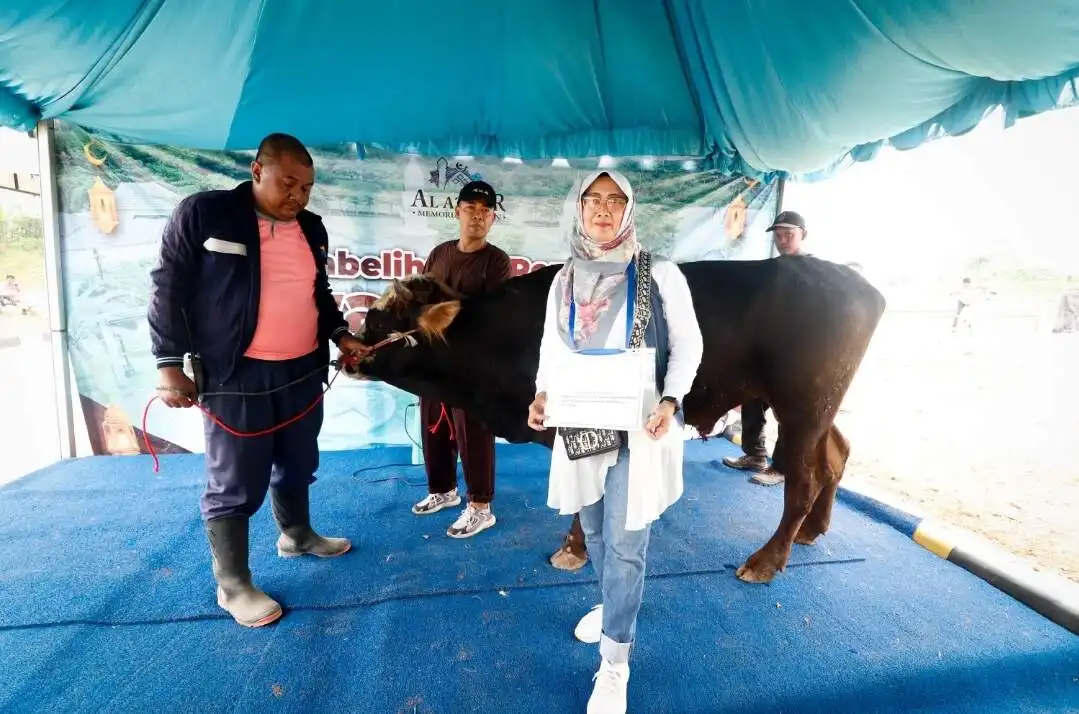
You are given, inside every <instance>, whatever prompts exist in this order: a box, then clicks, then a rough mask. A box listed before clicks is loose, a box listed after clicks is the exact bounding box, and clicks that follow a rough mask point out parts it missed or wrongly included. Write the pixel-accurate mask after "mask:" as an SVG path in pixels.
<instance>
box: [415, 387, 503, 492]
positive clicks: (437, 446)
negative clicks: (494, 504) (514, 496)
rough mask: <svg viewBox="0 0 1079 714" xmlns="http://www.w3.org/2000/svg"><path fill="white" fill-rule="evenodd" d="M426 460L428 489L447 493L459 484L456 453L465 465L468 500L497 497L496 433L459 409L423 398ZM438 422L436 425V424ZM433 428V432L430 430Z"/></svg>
mask: <svg viewBox="0 0 1079 714" xmlns="http://www.w3.org/2000/svg"><path fill="white" fill-rule="evenodd" d="M420 423H421V424H423V432H422V443H423V462H424V467H425V468H426V470H427V490H428V491H429V492H430V493H446V492H447V491H452V490H453V489H454V488H456V487H457V455H458V454H460V455H461V465H462V466H464V472H465V485H467V486H468V500H469V501H477V502H479V503H490V502H491V501H492V500H494V497H495V437H494V435H493V434H492V433H491V432H490V431H488V430H487V427H485V426H484V425H483V424H481V423H479V422H478V421H476V420H475V419H473V418H472V417H470V416H468V415H467V414H465V413H464V412H463V411H461V410H460V409H450V408H449V407H446V408H445V413H443V407H442V403H441V402H438V401H431V400H429V399H424V398H422V397H421V398H420ZM436 425H437V426H436ZM431 429H434V433H433V434H432V433H431Z"/></svg>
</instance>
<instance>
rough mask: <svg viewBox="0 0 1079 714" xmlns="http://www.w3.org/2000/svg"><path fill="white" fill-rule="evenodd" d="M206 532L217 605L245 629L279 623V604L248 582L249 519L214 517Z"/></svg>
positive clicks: (249, 577) (249, 571) (209, 522)
mask: <svg viewBox="0 0 1079 714" xmlns="http://www.w3.org/2000/svg"><path fill="white" fill-rule="evenodd" d="M206 533H207V536H208V537H209V539H210V552H211V554H212V555H213V564H214V580H216V581H217V604H218V605H220V606H221V607H222V608H224V609H225V610H226V611H227V612H228V613H229V614H230V615H232V617H233V619H234V620H236V622H238V623H240V624H241V625H243V626H244V627H262V626H263V625H269V624H270V623H271V622H275V621H276V620H278V619H279V618H280V617H281V615H282V612H281V605H280V604H279V603H278V602H277V601H276V600H274V599H273V598H271V597H270V596H269V595H267V594H266V593H264V592H262V591H261V590H259V589H258V588H256V587H255V586H254V585H253V584H252V583H251V570H250V568H249V567H248V562H247V555H248V518H247V517H246V516H230V517H228V518H215V519H214V520H212V521H208V522H207V523H206Z"/></svg>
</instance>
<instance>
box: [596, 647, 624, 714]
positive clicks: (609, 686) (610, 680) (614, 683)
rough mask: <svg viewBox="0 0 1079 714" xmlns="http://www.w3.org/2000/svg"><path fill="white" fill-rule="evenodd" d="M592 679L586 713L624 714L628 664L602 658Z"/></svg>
mask: <svg viewBox="0 0 1079 714" xmlns="http://www.w3.org/2000/svg"><path fill="white" fill-rule="evenodd" d="M592 679H594V680H595V682H596V684H595V686H594V687H592V696H591V697H589V699H588V714H626V689H627V687H628V685H629V665H628V664H626V663H622V664H613V663H611V662H608V661H607V660H606V659H604V660H603V661H602V662H600V665H599V671H598V672H596V674H595V676H594V677H592Z"/></svg>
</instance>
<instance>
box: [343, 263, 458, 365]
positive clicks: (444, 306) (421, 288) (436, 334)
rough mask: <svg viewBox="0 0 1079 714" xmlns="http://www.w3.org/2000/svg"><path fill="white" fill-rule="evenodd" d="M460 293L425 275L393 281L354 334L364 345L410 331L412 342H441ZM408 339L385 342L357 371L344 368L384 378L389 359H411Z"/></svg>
mask: <svg viewBox="0 0 1079 714" xmlns="http://www.w3.org/2000/svg"><path fill="white" fill-rule="evenodd" d="M461 299H462V296H461V295H460V294H459V293H457V292H456V291H454V290H452V289H450V288H449V287H447V286H446V285H444V284H443V283H441V282H439V281H438V280H435V279H434V278H430V277H427V276H413V277H409V278H406V279H404V280H397V279H395V280H393V282H392V283H390V285H389V287H388V288H386V291H385V292H384V293H383V294H382V297H380V298H379V299H378V300H376V301H375V302H374V303H373V304H372V305H371V307H369V308H368V310H367V314H366V315H365V316H364V321H363V327H362V328H361V329H360V332H359V334H358V335H357V337H358V338H359V340H360V341H361V342H363V343H364V344H365V345H369V346H370V345H377V344H379V343H381V342H383V341H384V340H388V339H390V338H392V337H394V336H395V335H403V334H410V335H411V336H412V337H414V338H415V341H416V342H419V343H424V344H428V345H429V344H435V343H444V342H445V340H446V329H447V328H448V327H449V326H450V323H452V322H453V319H454V318H455V317H457V313H458V312H460V310H461ZM411 344H415V343H414V342H411V341H405V340H402V341H401V342H399V343H396V344H388V345H385V346H384V347H382V348H380V349H379V350H378V351H377V352H375V353H373V354H372V355H371V356H370V357H368V358H367V359H366V360H365V361H364V363H363V364H362V365H361V366H360V368H359V370H356V369H353V368H346V373H348V374H349V375H350V376H358V375H357V374H356V373H357V371H358V372H360V373H363V374H369V375H371V376H374V377H380V378H381V377H385V376H386V369H387V368H388V366H389V365H388V363H389V362H391V361H392V362H394V363H396V365H397V366H398V367H404V366H405V365H404V364H402V363H403V362H411V361H412V359H410V355H408V354H407V353H406V352H405V350H409V349H410V345H411Z"/></svg>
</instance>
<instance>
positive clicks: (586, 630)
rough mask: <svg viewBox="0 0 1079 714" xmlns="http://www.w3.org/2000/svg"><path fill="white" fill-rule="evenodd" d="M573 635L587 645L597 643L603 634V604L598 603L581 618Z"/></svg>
mask: <svg viewBox="0 0 1079 714" xmlns="http://www.w3.org/2000/svg"><path fill="white" fill-rule="evenodd" d="M573 636H574V637H576V638H577V639H578V640H580V641H581V642H584V643H585V644H586V645H594V644H597V643H598V642H599V640H600V638H601V637H602V636H603V605H602V604H600V605H596V606H595V607H593V608H592V609H591V610H589V611H588V614H587V615H585V616H584V617H582V618H581V619H580V621H579V622H578V623H577V627H575V628H574V629H573Z"/></svg>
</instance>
